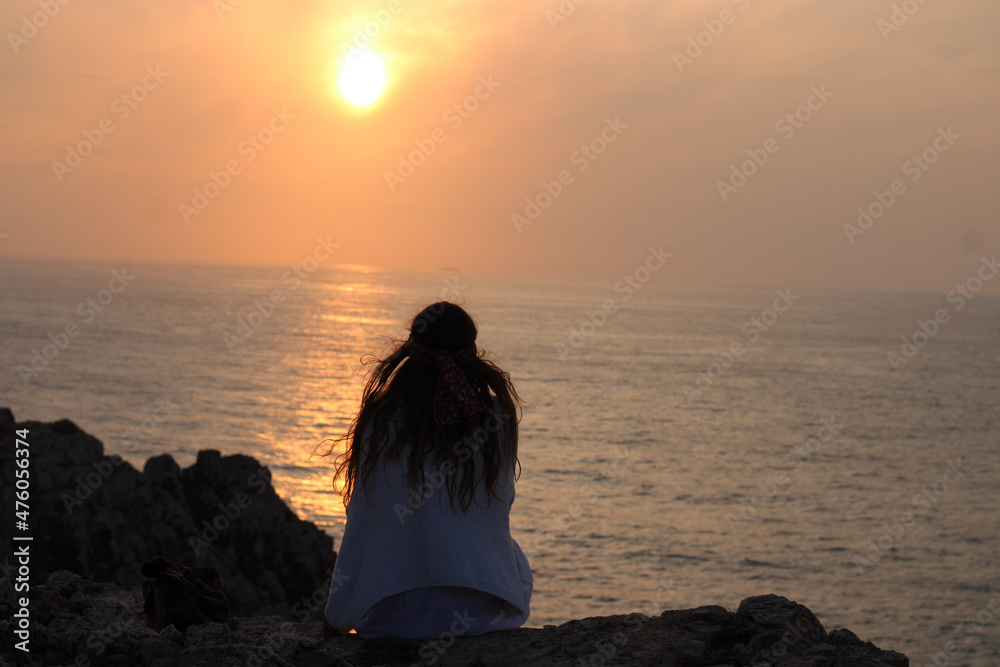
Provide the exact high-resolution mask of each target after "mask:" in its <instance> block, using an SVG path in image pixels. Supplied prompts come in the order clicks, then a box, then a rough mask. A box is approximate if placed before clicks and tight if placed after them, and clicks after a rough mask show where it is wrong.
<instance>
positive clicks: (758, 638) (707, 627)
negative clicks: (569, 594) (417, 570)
mask: <svg viewBox="0 0 1000 667" xmlns="http://www.w3.org/2000/svg"><path fill="white" fill-rule="evenodd" d="M16 428H27V429H28V430H29V442H30V451H31V454H30V457H31V467H30V470H31V483H32V485H31V502H30V506H31V514H30V525H31V530H30V531H29V532H30V534H31V535H32V536H33V537H34V538H35V541H34V542H32V543H31V545H32V546H31V554H32V558H31V566H32V576H31V588H30V591H29V593H28V594H29V595H30V600H31V602H30V605H29V610H30V624H29V630H30V640H29V648H30V653H24V652H22V651H19V650H17V649H16V648H15V642H18V641H20V638H18V637H17V636H16V635H15V633H14V631H15V629H17V627H16V626H15V621H16V620H17V619H15V618H13V614H14V613H15V611H17V609H18V605H17V598H19V597H20V596H23V595H24V593H23V592H18V593H15V590H14V577H16V576H17V575H16V568H15V567H12V566H13V559H12V558H11V556H10V554H11V548H10V545H11V544H12V543H13V542H12V541H11V534H12V532H13V529H14V526H13V525H12V523H11V521H12V519H13V517H12V516H11V514H12V513H11V512H7V513H6V514H7V516H5V517H4V518H3V520H2V523H0V544H2V546H0V667H6V665H8V664H10V665H30V666H42V665H45V666H47V667H48V666H59V665H78V666H80V667H85V666H87V665H143V666H145V667H181V666H192V667H199V666H202V665H204V666H208V665H211V666H213V667H214V666H217V665H250V666H260V665H280V666H282V667H288V666H289V665H297V666H301V667H313V666H316V667H318V666H319V665H335V666H342V667H349V666H360V665H387V666H391V665H407V666H411V665H444V666H449V665H478V666H479V667H493V666H501V665H504V666H505V665H526V666H529V667H532V666H542V665H578V666H580V665H589V666H594V667H598V666H600V665H643V666H645V665H664V666H668V667H669V666H676V667H737V666H744V665H746V666H753V667H758V666H761V665H773V666H775V667H906V666H908V665H909V661H908V660H907V658H906V657H905V656H903V655H901V654H899V653H896V652H893V651H885V650H881V649H879V648H877V647H876V646H874V645H873V644H871V643H870V642H862V641H861V640H859V639H858V638H857V637H856V636H855V635H854V634H853V633H852V632H850V631H849V630H843V629H841V630H833V631H832V632H829V633H828V632H827V631H826V630H825V629H824V628H823V626H822V625H821V624H820V622H819V620H818V619H817V618H816V616H815V615H814V614H813V613H812V612H811V611H809V610H808V609H806V608H805V607H803V606H802V605H799V604H796V603H794V602H791V601H789V600H787V599H785V598H782V597H778V596H775V595H764V596H757V597H752V598H747V599H746V600H743V602H742V603H741V604H740V605H739V607H738V608H737V610H736V611H735V612H733V611H729V610H727V609H724V608H723V607H718V606H710V607H699V608H697V609H685V610H668V611H664V612H663V613H662V614H660V615H659V616H655V617H650V616H646V615H643V614H629V615H622V616H608V617H594V618H585V619H582V620H576V621H570V622H568V623H564V624H562V625H560V626H558V627H556V626H545V627H544V628H540V629H533V628H521V629H517V630H506V631H502V632H496V633H491V634H488V635H484V636H482V637H462V636H461V635H462V632H461V629H462V626H461V623H460V622H459V621H458V620H457V619H456V625H455V632H454V634H452V633H445V634H443V635H441V636H440V637H438V638H436V639H433V640H429V641H415V640H413V641H411V640H386V639H370V640H362V639H360V638H358V637H357V636H355V635H347V636H327V634H326V632H325V631H324V626H323V624H322V623H320V622H316V619H318V618H320V614H321V613H322V608H323V606H324V603H325V599H326V589H327V587H328V585H329V577H330V573H331V572H332V569H333V565H334V562H335V554H334V553H333V544H332V540H331V539H330V538H329V537H328V536H327V535H325V534H323V533H322V532H321V531H320V530H319V529H317V528H316V526H314V525H313V524H311V523H309V522H306V521H301V520H299V519H298V518H297V517H296V516H295V515H294V514H293V513H292V512H291V511H290V510H289V509H288V507H287V506H286V505H285V504H284V502H282V501H281V499H280V498H278V496H277V494H275V492H274V489H273V488H272V487H271V484H270V474H269V473H268V471H267V469H266V468H264V467H262V466H260V465H259V464H258V463H257V462H256V461H255V460H254V459H252V458H250V457H246V456H229V457H222V456H220V455H219V453H218V452H214V451H202V452H199V454H198V460H197V462H196V463H195V465H193V466H191V467H190V468H187V469H185V470H181V469H180V468H179V467H178V465H177V464H176V462H174V461H173V459H171V458H170V457H169V456H158V457H154V458H151V459H149V461H147V462H146V465H145V468H144V470H143V471H142V472H139V471H137V470H135V469H134V468H133V467H132V466H130V465H129V464H128V463H125V462H122V461H121V460H120V459H118V460H116V459H115V457H108V456H105V455H104V451H103V450H104V448H103V445H102V444H101V442H100V441H98V440H97V439H96V438H94V437H92V436H90V435H87V434H86V433H84V432H83V431H81V430H80V429H79V428H78V427H77V426H76V425H75V424H73V423H72V422H69V421H66V420H63V421H60V422H56V423H54V424H42V423H39V422H26V423H22V424H17V425H16ZM14 430H15V423H14V418H13V415H11V413H10V411H9V410H4V409H0V474H2V475H3V477H2V479H3V480H4V484H3V487H2V494H0V501H2V505H3V507H4V508H10V507H13V506H14V502H13V500H14V496H13V493H14V487H13V485H11V484H9V483H8V480H12V479H14V467H15V463H14V456H13V452H14V443H13V442H12V440H13V437H14ZM220 517H222V518H224V519H225V521H223V520H222V519H220ZM213 524H215V526H213ZM213 527H214V528H215V530H214V532H213V530H212V528H213ZM155 556H165V557H167V558H169V559H170V560H173V561H175V562H179V563H183V564H188V565H211V566H214V567H217V568H218V569H219V570H220V571H221V572H222V574H223V577H224V578H225V580H226V593H227V595H228V596H229V597H230V599H231V600H232V602H233V606H234V613H235V614H236V615H237V616H238V617H239V618H238V622H239V627H238V629H237V630H235V631H234V630H231V629H230V628H229V627H228V626H227V625H225V624H222V623H210V624H204V625H195V626H191V627H189V628H188V629H187V630H186V631H184V632H180V631H178V630H177V629H176V628H174V626H168V627H166V628H164V630H163V631H162V632H159V633H157V632H155V631H153V630H152V629H150V628H149V627H147V625H146V621H145V617H144V616H143V614H142V606H143V601H142V596H141V593H140V590H141V589H140V587H139V584H140V583H141V580H142V575H141V573H140V566H141V564H142V563H143V562H145V561H146V560H149V559H151V558H153V557H155ZM81 575H83V576H81ZM98 582H101V583H98ZM317 582H322V583H321V584H320V585H318V586H317ZM254 614H268V615H254ZM289 619H292V620H289Z"/></svg>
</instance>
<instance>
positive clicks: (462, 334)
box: [326, 302, 532, 639]
mask: <svg viewBox="0 0 1000 667" xmlns="http://www.w3.org/2000/svg"><path fill="white" fill-rule="evenodd" d="M476 334H477V330H476V324H475V322H474V321H473V320H472V318H471V317H470V316H469V315H468V313H466V312H465V310H463V309H462V308H460V307H459V306H456V305H454V304H452V303H447V302H438V303H435V304H432V305H430V306H428V307H426V308H424V309H423V310H422V311H421V312H420V313H419V314H418V315H417V316H416V317H415V318H414V319H413V322H412V323H411V325H410V336H409V338H408V339H407V340H406V341H405V342H404V343H401V344H399V345H398V347H397V348H396V349H395V351H394V352H393V353H392V354H390V355H389V356H388V357H387V358H385V359H382V360H380V361H377V362H376V364H375V366H374V367H373V368H372V370H371V372H370V375H369V378H368V381H367V384H366V386H365V390H364V395H363V397H362V400H361V408H360V410H359V412H358V415H357V417H356V418H355V419H354V422H353V423H352V424H351V427H350V429H349V430H348V432H347V434H346V435H345V436H343V438H342V440H345V441H346V452H345V453H344V455H343V456H342V457H341V459H340V460H339V463H338V466H337V475H336V478H335V479H339V480H341V482H342V484H343V488H342V494H343V498H344V503H345V506H346V508H347V526H346V528H345V530H344V539H343V541H342V543H341V545H340V551H339V553H338V557H337V565H336V570H335V572H334V578H333V583H332V585H331V588H330V596H329V600H328V602H327V607H326V616H327V619H328V620H329V621H330V624H331V625H333V627H335V628H337V629H338V630H340V631H342V632H347V631H349V630H351V629H352V628H353V629H354V630H355V631H356V632H357V633H358V634H359V635H361V636H362V637H402V638H414V639H427V638H433V637H438V636H440V635H442V634H443V633H448V632H450V633H452V634H454V635H463V634H464V635H479V634H483V633H485V632H491V631H493V630H500V629H506V628H514V627H518V626H520V625H522V624H523V623H524V622H525V621H526V620H527V618H528V613H529V601H530V599H531V591H532V576H531V569H530V567H529V564H528V561H527V558H526V557H525V556H524V553H523V552H522V551H521V549H520V547H519V546H518V545H517V543H516V542H515V541H514V540H513V539H512V538H511V535H510V525H509V513H510V507H511V505H512V503H513V502H514V480H515V467H516V466H517V465H518V459H517V422H518V411H519V408H520V403H519V399H518V396H517V392H516V391H515V390H514V387H513V385H512V384H511V381H510V376H509V375H508V374H507V373H505V372H504V371H502V370H501V369H500V368H498V367H497V366H496V365H495V364H494V363H493V362H492V361H490V360H488V359H486V355H485V353H484V352H483V351H482V350H478V349H477V347H476Z"/></svg>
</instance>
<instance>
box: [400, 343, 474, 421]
mask: <svg viewBox="0 0 1000 667" xmlns="http://www.w3.org/2000/svg"><path fill="white" fill-rule="evenodd" d="M403 349H404V350H405V351H406V352H408V353H409V355H410V356H411V357H412V358H413V359H415V360H416V361H419V362H423V363H428V364H435V365H436V366H437V367H438V382H437V387H436V388H435V390H434V421H435V423H437V425H438V427H442V426H451V425H453V424H464V423H467V422H471V421H473V420H474V419H475V418H476V415H478V414H480V413H481V412H483V411H484V410H486V404H485V403H483V400H482V399H481V398H480V397H479V394H477V393H476V390H475V388H474V387H473V386H472V383H471V382H469V378H468V377H466V375H465V371H463V370H462V367H461V366H459V364H460V363H467V362H470V361H472V360H473V359H475V358H476V344H475V343H473V344H472V345H471V346H470V347H467V348H466V349H464V350H457V351H454V352H449V351H447V350H432V349H431V348H429V347H427V346H426V345H424V344H423V343H421V342H420V341H418V340H417V339H416V338H414V337H413V336H412V335H411V336H410V337H409V339H408V340H407V341H406V343H404V344H403Z"/></svg>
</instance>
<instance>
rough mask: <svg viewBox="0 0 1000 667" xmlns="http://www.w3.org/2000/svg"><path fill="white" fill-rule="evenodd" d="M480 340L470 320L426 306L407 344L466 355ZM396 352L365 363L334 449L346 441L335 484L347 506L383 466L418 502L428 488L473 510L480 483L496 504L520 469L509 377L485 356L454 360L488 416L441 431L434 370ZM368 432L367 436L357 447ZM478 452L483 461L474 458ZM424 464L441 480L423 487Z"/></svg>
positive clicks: (405, 348)
mask: <svg viewBox="0 0 1000 667" xmlns="http://www.w3.org/2000/svg"><path fill="white" fill-rule="evenodd" d="M477 333H478V331H477V328H476V323H475V322H474V321H473V319H472V318H471V317H470V316H469V314H468V313H467V312H465V310H463V309H462V308H461V307H459V306H457V305H455V304H453V303H448V302H447V301H439V302H437V303H434V304H431V305H430V306H427V307H426V308H424V309H423V310H421V311H420V312H419V313H418V314H417V315H416V317H414V318H413V321H412V322H411V323H410V339H411V340H415V341H416V342H417V343H419V344H420V345H422V346H423V347H424V348H427V349H430V350H433V351H438V350H443V351H446V352H460V351H463V350H468V349H469V348H472V347H473V346H474V345H475V342H476V334H477ZM394 348H395V349H394V350H393V352H392V353H391V354H389V355H388V356H387V357H385V358H383V359H379V358H378V357H375V356H374V355H367V357H365V358H363V359H362V362H363V363H365V364H372V365H373V367H372V368H371V370H370V371H369V375H368V380H367V382H366V384H365V390H364V394H363V395H362V398H361V408H360V409H359V410H358V414H357V416H356V417H355V418H354V421H353V422H351V425H350V428H349V429H348V430H347V433H346V434H344V435H343V436H341V437H340V438H338V439H337V441H336V442H335V443H334V446H336V443H338V442H341V441H346V442H347V447H346V451H345V452H344V454H342V455H341V456H340V457H339V460H338V462H337V470H336V474H335V475H334V478H333V479H334V488H336V486H337V481H338V480H342V483H343V488H342V489H341V490H340V493H341V496H342V497H343V500H344V506H345V507H346V506H347V505H348V504H349V503H350V501H351V498H352V497H353V495H354V493H355V492H356V491H357V489H358V485H359V484H360V486H361V488H362V489H365V488H366V484H367V482H368V478H369V477H370V476H371V474H372V472H373V471H374V470H375V468H376V466H377V465H380V464H381V463H382V462H383V461H384V460H395V461H398V462H399V463H401V464H403V465H404V468H405V469H406V474H407V482H408V484H409V488H410V489H411V491H416V497H418V498H422V497H423V493H422V490H423V489H424V488H425V486H424V485H425V483H426V482H428V481H430V482H431V483H432V484H433V485H434V486H435V487H440V486H442V485H443V486H444V487H445V488H446V489H447V493H448V497H449V502H450V504H451V507H452V508H454V507H455V503H456V501H457V502H458V504H459V506H460V507H461V508H462V511H463V512H464V511H467V510H468V509H469V507H470V506H471V504H472V503H473V501H474V499H475V493H476V488H477V485H478V483H479V481H480V480H482V481H483V483H485V485H486V490H487V492H488V493H487V502H491V500H492V498H496V499H497V500H500V496H499V495H497V488H496V487H497V483H498V480H499V479H500V473H501V471H503V470H507V469H511V468H514V467H516V466H518V465H519V461H518V459H517V423H518V420H519V416H520V415H519V411H520V406H521V401H520V398H519V397H518V395H517V392H516V391H515V390H514V386H513V384H511V381H510V375H509V374H508V373H506V372H504V371H503V370H501V369H500V368H499V367H498V366H497V365H496V364H495V363H493V362H492V361H491V360H490V359H488V358H487V353H486V352H485V351H484V350H482V349H478V350H476V354H475V355H474V356H472V355H470V357H471V358H468V359H464V358H462V357H459V358H460V359H463V360H462V361H461V362H460V363H459V366H460V368H461V370H462V372H463V373H464V374H465V377H466V378H468V380H469V383H470V384H471V385H472V388H473V390H474V391H475V393H476V394H477V395H478V396H479V398H480V399H481V400H482V401H483V403H484V404H485V405H486V406H487V410H485V411H483V412H481V413H480V414H479V415H478V416H477V417H475V418H474V419H473V420H472V421H468V422H464V423H458V424H452V425H448V426H439V425H438V424H437V422H436V421H435V416H434V396H435V389H436V387H437V383H438V376H439V370H438V367H437V366H436V365H435V364H433V363H427V362H426V361H424V360H421V359H414V358H413V357H414V355H413V349H412V345H407V344H406V341H395V344H394ZM396 418H398V419H399V421H398V422H397V425H398V426H397V431H396V436H395V437H394V438H391V439H390V437H389V431H388V426H389V423H390V421H392V420H393V419H396ZM369 429H370V432H369ZM366 432H369V435H368V437H365V438H364V439H363V440H362V436H363V435H364V434H365V433H366ZM362 447H363V448H364V461H363V462H362V456H361V454H362ZM477 449H478V450H479V451H480V452H481V453H482V456H476V455H475V453H476V452H475V450H477ZM331 450H332V448H331ZM480 463H481V465H480ZM428 464H429V465H430V466H431V467H432V468H438V469H439V470H440V471H442V477H443V479H442V478H441V477H439V478H438V479H436V480H425V479H424V470H425V467H426V466H428ZM480 467H481V468H482V469H479V468H480ZM409 495H410V496H412V495H413V494H412V493H411V494H409ZM418 506H419V505H418Z"/></svg>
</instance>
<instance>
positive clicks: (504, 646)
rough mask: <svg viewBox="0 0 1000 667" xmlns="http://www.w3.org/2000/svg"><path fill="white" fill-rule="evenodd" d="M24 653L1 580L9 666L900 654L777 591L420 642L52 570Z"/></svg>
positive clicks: (824, 662)
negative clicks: (177, 612) (728, 603)
mask: <svg viewBox="0 0 1000 667" xmlns="http://www.w3.org/2000/svg"><path fill="white" fill-rule="evenodd" d="M31 595H32V600H33V602H32V607H31V639H30V644H29V648H30V649H31V653H30V654H27V655H26V654H24V653H20V652H18V651H16V650H15V649H14V646H13V642H14V640H13V639H12V636H13V628H12V627H11V626H12V621H11V618H10V617H11V614H12V613H13V611H14V608H13V604H14V592H13V589H12V586H11V582H10V580H9V579H0V618H3V619H4V620H2V621H0V658H2V661H7V662H8V663H9V664H17V665H31V666H35V665H38V666H41V665H46V666H54V665H79V666H80V667H85V666H86V665H143V666H144V667H182V666H187V667H200V666H206V667H207V666H209V665H211V666H212V667H216V666H220V665H233V666H235V665H241V666H243V665H247V666H251V667H252V666H261V665H269V666H281V667H288V665H296V666H298V667H319V666H320V665H332V666H338V667H349V666H361V665H389V666H394V665H406V666H409V665H443V666H445V667H447V666H450V665H478V666H479V667H494V666H501V665H503V666H507V665H517V666H529V667H533V666H542V665H588V666H594V667H597V666H600V665H643V666H645V665H663V666H667V667H669V666H676V667H736V666H742V665H748V666H749V665H752V666H755V667H756V666H760V665H774V666H775V667H906V666H908V665H909V661H908V660H907V658H906V657H905V656H903V655H901V654H899V653H895V652H893V651H883V650H881V649H879V648H877V647H875V646H874V645H873V644H871V643H867V642H862V641H861V640H859V639H858V638H857V637H856V636H854V634H853V633H851V632H850V631H849V630H834V631H833V632H830V633H827V632H826V631H825V630H824V629H823V626H822V625H821V624H820V622H819V621H818V620H817V619H816V617H815V616H814V615H813V613H812V612H811V611H809V610H808V609H806V608H805V607H803V606H801V605H799V604H796V603H794V602H791V601H789V600H787V599H785V598H782V597H778V596H776V595H764V596H758V597H752V598H747V599H746V600H744V601H743V602H742V603H741V604H740V606H739V608H738V609H737V611H736V612H732V611H727V610H726V609H723V608H722V607H714V606H713V607H699V608H697V609H684V610H677V611H665V612H663V613H662V614H661V615H660V616H658V617H649V616H645V615H642V614H631V615H627V616H608V617H595V618H585V619H583V620H578V621H570V622H568V623H564V624H562V625H560V626H558V627H556V626H546V627H545V628H541V629H532V628H521V629H517V630H504V631H501V632H495V633H491V634H487V635H483V636H481V637H461V629H460V626H459V627H458V628H457V630H458V631H457V633H456V635H457V636H453V635H451V634H450V633H446V634H445V635H442V636H441V637H439V638H437V639H434V640H430V641H418V640H394V639H393V640H389V639H368V640H363V639H360V638H358V637H357V636H355V635H345V636H334V637H325V636H324V631H323V625H322V624H321V623H294V622H289V621H286V620H285V619H282V618H280V617H277V616H257V617H250V618H239V619H238V621H239V628H238V629H237V630H235V631H233V630H230V629H229V627H228V626H227V625H225V624H223V623H210V624H205V625H193V626H191V627H189V628H188V629H187V631H186V632H183V633H182V632H179V631H178V630H176V629H175V628H174V626H172V625H171V626H167V627H166V628H164V630H163V632H161V633H157V632H154V631H153V630H151V629H149V628H148V627H146V625H145V623H144V619H143V617H142V597H141V595H140V593H139V591H138V590H123V589H121V588H119V587H118V586H116V585H115V584H110V583H104V584H99V583H94V582H91V581H86V580H83V579H81V578H80V577H79V576H77V575H75V574H72V573H70V572H54V573H53V574H52V575H51V576H50V577H49V581H48V583H47V584H43V585H40V586H35V587H33V588H32V591H31ZM2 661H0V662H2Z"/></svg>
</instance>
